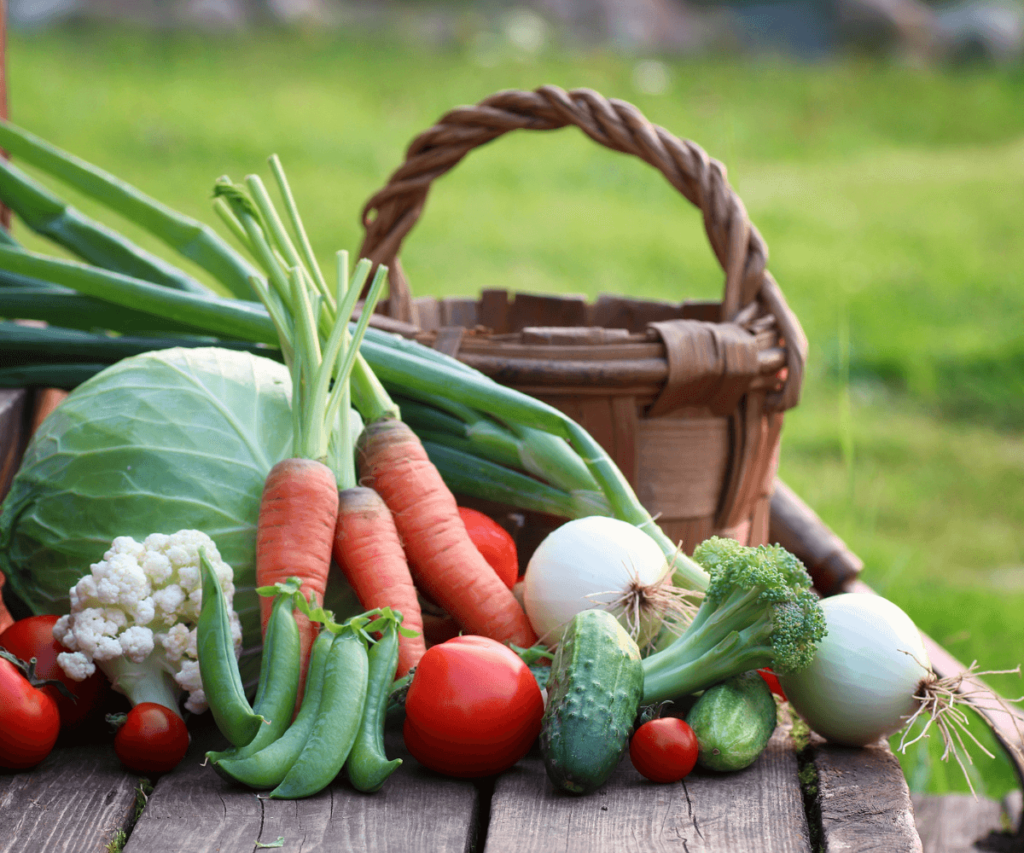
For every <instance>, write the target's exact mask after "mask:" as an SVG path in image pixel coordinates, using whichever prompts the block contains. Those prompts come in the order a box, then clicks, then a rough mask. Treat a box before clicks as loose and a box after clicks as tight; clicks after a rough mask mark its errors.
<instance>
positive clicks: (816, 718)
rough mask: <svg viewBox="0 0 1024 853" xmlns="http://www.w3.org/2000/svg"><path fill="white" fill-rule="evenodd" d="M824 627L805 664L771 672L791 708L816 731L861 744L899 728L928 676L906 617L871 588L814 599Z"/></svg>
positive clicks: (916, 703)
mask: <svg viewBox="0 0 1024 853" xmlns="http://www.w3.org/2000/svg"><path fill="white" fill-rule="evenodd" d="M821 608H822V610H823V611H824V612H825V620H826V623H827V625H828V634H827V635H826V637H825V638H824V639H823V640H822V642H821V645H819V646H818V651H817V652H816V653H815V656H814V660H813V661H812V662H811V665H810V666H809V667H807V668H806V669H804V670H802V671H800V672H797V673H793V674H790V675H784V676H780V677H779V682H780V684H781V685H782V689H783V690H784V691H785V692H786V697H787V698H788V699H789V702H790V704H791V705H792V706H793V708H794V709H795V710H796V712H797V713H798V714H799V715H800V716H801V717H803V718H804V720H805V721H806V722H807V725H808V726H810V728H811V729H812V730H813V731H815V732H817V733H818V734H819V735H821V736H822V737H824V738H826V739H827V740H830V741H832V742H834V743H838V744H844V745H847V746H865V745H867V744H869V743H873V742H874V741H876V740H878V739H879V738H880V737H885V736H888V735H892V734H895V733H896V732H898V731H899V730H900V729H902V728H903V727H904V726H905V725H906V723H907V721H908V720H909V718H910V716H911V715H912V714H913V713H914V712H915V711H916V710H917V709H918V707H919V705H920V701H919V700H918V699H916V698H914V697H915V694H920V693H921V688H922V686H926V685H927V683H928V682H929V681H930V680H933V679H934V678H935V676H934V674H933V673H932V671H931V664H930V663H929V661H928V652H927V651H926V650H925V647H924V642H923V641H922V639H921V633H920V631H918V629H917V627H916V626H915V625H914V622H913V621H912V620H911V618H910V617H909V616H908V615H907V614H906V613H904V612H903V611H902V610H901V609H900V608H899V607H898V606H896V605H895V604H893V603H892V602H891V601H889V600H888V599H885V598H882V597H881V596H878V595H871V594H860V593H843V594H841V595H834V596H831V597H829V598H825V599H822V602H821Z"/></svg>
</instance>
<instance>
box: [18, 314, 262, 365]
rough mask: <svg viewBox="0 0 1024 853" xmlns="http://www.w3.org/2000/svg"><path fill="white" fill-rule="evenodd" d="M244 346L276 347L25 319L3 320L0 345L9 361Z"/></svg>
mask: <svg viewBox="0 0 1024 853" xmlns="http://www.w3.org/2000/svg"><path fill="white" fill-rule="evenodd" d="M213 345H216V346H219V347H223V348H224V349H235V350H243V351H245V352H252V353H255V354H257V355H264V356H266V355H273V354H274V353H275V352H276V350H271V349H268V348H267V347H264V346H261V345H260V344H252V343H249V342H248V341H225V340H217V339H214V338H209V337H192V336H180V337H150V336H142V335H108V334H105V333H101V332H99V333H98V332H87V331H82V330H80V329H64V328H60V327H56V326H47V327H45V328H37V327H35V326H26V325H23V324H21V323H13V322H4V321H0V347H2V348H3V351H4V360H5V362H6V363H8V364H13V363H15V362H18V361H56V362H68V361H100V360H105V361H107V362H108V363H113V362H115V361H120V360H121V359H122V358H128V357H129V356H132V355H138V354H139V353H143V352H150V351H152V350H157V349H170V348H171V347H178V346H185V347H188V346H192V347H208V346H213Z"/></svg>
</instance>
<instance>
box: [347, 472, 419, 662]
mask: <svg viewBox="0 0 1024 853" xmlns="http://www.w3.org/2000/svg"><path fill="white" fill-rule="evenodd" d="M334 562H336V563H337V564H338V566H339V567H340V568H341V570H342V572H344V574H345V578H346V579H347V580H348V582H349V585H350V586H351V587H352V589H353V590H354V591H355V593H356V595H357V596H358V598H359V603H360V604H361V605H362V606H363V607H364V608H366V609H367V610H375V609H376V608H378V607H390V608H391V609H392V610H398V611H399V612H401V614H402V627H403V628H409V629H410V630H412V631H415V632H416V636H415V637H406V636H404V635H401V634H400V635H399V637H398V675H405V674H406V673H407V672H408V671H409V670H410V669H412V667H414V666H416V664H417V663H419V659H420V658H421V657H423V653H424V652H425V651H426V650H427V648H426V644H425V643H424V639H423V618H422V616H421V614H420V603H419V600H418V599H417V596H416V587H415V586H414V585H413V581H412V574H411V573H410V571H409V564H408V562H406V559H405V551H404V550H403V549H402V540H401V538H400V537H399V535H398V529H397V528H396V527H395V520H394V518H393V517H392V515H391V510H389V509H388V507H387V504H385V503H384V501H383V499H382V498H381V496H380V495H378V494H377V493H376V492H375V491H374V490H373V489H368V488H366V487H364V486H356V487H355V488H351V489H342V490H341V492H340V493H339V501H338V521H337V525H336V527H335V529H334Z"/></svg>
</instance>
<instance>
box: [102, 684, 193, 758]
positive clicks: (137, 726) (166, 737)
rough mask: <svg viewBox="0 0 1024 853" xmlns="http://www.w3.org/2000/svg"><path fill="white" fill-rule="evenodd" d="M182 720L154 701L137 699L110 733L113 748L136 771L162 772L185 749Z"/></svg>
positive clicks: (185, 731) (187, 742)
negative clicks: (136, 703)
mask: <svg viewBox="0 0 1024 853" xmlns="http://www.w3.org/2000/svg"><path fill="white" fill-rule="evenodd" d="M188 745H189V735H188V729H187V728H186V726H185V721H184V720H182V719H181V717H179V716H178V715H177V714H176V713H174V711H172V710H171V709H170V708H167V707H164V706H163V705H160V704H157V703H156V702H140V703H139V704H138V705H136V706H135V707H134V708H132V709H131V710H130V711H129V712H128V715H127V717H126V718H125V721H124V723H123V725H121V726H120V728H118V730H117V734H116V735H114V752H116V753H117V757H118V758H120V759H121V763H122V764H123V765H124V766H125V767H127V768H128V769H129V770H134V771H135V772H136V773H166V772H167V771H168V770H173V769H174V768H175V767H177V766H178V764H179V762H180V761H181V759H183V758H184V757H185V753H186V752H188Z"/></svg>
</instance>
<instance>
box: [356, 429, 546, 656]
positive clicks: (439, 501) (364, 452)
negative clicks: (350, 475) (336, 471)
mask: <svg viewBox="0 0 1024 853" xmlns="http://www.w3.org/2000/svg"><path fill="white" fill-rule="evenodd" d="M359 451H360V482H361V483H363V484H364V485H366V486H369V487H371V488H373V489H374V490H376V491H377V492H378V493H379V494H380V496H381V497H382V498H383V499H384V502H385V503H386V504H387V505H388V507H389V508H390V510H391V512H392V513H393V515H394V518H395V524H396V526H397V527H398V532H399V534H401V537H402V542H403V544H404V546H405V553H406V556H407V557H408V558H409V567H410V568H411V569H412V573H413V579H414V580H415V582H416V586H417V587H418V588H419V589H420V590H421V591H422V592H423V594H424V595H426V596H427V597H428V598H430V599H431V600H432V601H434V602H436V603H437V604H438V605H439V606H440V607H443V608H444V609H445V610H446V611H447V612H448V613H449V614H450V615H451V616H452V617H453V618H454V619H455V621H456V622H457V623H458V624H459V625H460V626H461V627H462V629H463V630H464V631H466V632H468V633H471V634H481V635H483V636H485V637H490V638H491V639H494V640H498V641H499V642H511V643H515V644H516V645H519V646H526V647H529V646H532V645H533V644H534V643H536V642H537V635H536V634H535V633H534V631H533V628H532V627H531V626H530V622H529V620H528V619H527V618H526V614H525V613H524V612H523V608H522V607H520V606H519V602H518V601H516V599H515V597H514V596H513V595H512V592H511V590H510V589H509V588H508V587H507V586H505V584H504V583H502V582H501V580H500V578H499V577H498V576H497V575H496V574H495V572H494V570H493V569H492V568H491V567H490V565H489V564H488V563H487V561H486V560H485V559H484V558H483V556H482V555H481V554H480V551H479V550H477V548H476V546H475V545H474V544H473V542H472V540H471V539H470V538H469V534H468V533H467V532H466V525H465V524H464V523H463V521H462V518H461V517H460V516H459V508H458V505H457V504H456V502H455V497H454V496H453V495H452V493H451V491H450V490H449V489H448V486H447V485H445V482H444V480H443V479H442V478H441V475H440V474H439V473H438V471H437V468H435V467H434V465H433V463H432V462H431V461H430V459H429V458H428V457H427V453H426V451H425V450H424V449H423V445H422V444H421V443H420V440H419V438H418V437H417V436H416V434H415V433H414V432H413V431H412V430H411V429H410V428H409V427H408V426H407V425H406V424H404V423H403V422H402V421H399V420H396V419H394V418H384V419H381V420H377V421H374V422H372V423H370V424H368V425H367V426H366V428H365V429H364V430H363V434H362V436H361V437H360V441H359Z"/></svg>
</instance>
